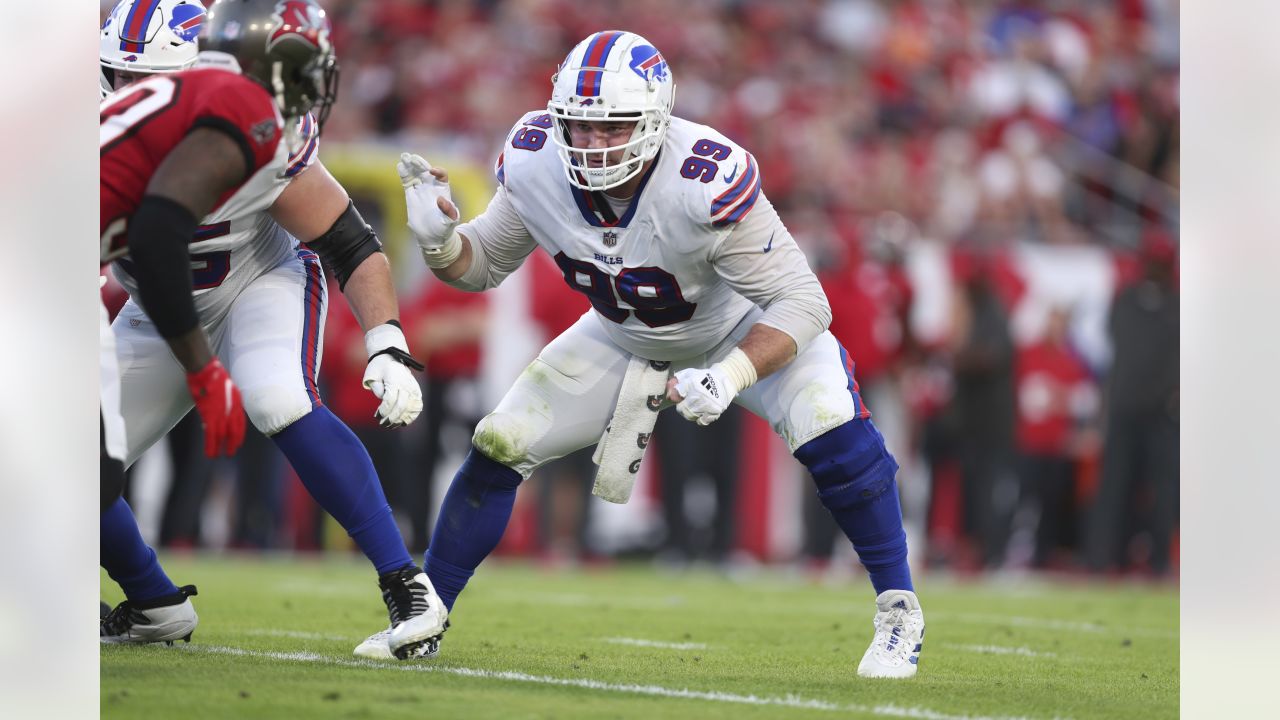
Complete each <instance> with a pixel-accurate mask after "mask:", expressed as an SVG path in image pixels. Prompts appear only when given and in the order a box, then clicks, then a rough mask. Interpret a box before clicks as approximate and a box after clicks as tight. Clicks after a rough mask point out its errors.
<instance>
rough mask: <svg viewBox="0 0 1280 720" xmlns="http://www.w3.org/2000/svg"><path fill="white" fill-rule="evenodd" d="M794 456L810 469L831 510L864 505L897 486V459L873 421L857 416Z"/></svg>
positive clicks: (821, 494) (819, 494) (824, 503)
mask: <svg viewBox="0 0 1280 720" xmlns="http://www.w3.org/2000/svg"><path fill="white" fill-rule="evenodd" d="M795 457H796V459H797V460H799V461H800V462H802V463H804V466H805V467H807V468H808V469H809V472H810V473H811V474H812V475H813V482H814V484H816V485H817V486H818V498H819V499H820V500H821V501H822V504H823V505H825V506H826V507H827V508H828V509H830V510H831V511H833V512H834V511H837V510H844V509H847V508H853V507H856V506H858V505H865V504H867V503H869V502H871V501H873V500H875V499H876V498H878V497H880V496H881V495H883V494H884V493H885V492H888V491H889V490H893V489H895V487H896V484H895V483H894V481H893V479H894V476H895V475H897V472H898V461H897V460H894V459H893V455H891V454H890V453H889V450H888V449H887V448H885V446H884V437H882V436H881V435H880V431H879V430H876V426H875V425H873V424H872V423H871V421H870V420H864V419H859V418H854V419H853V420H850V421H849V422H847V423H845V424H843V425H841V426H839V427H837V428H835V429H833V430H830V431H828V432H826V433H824V434H822V435H819V436H818V437H816V438H814V439H812V440H810V441H809V442H807V443H805V444H804V445H801V446H800V447H799V448H798V449H797V450H796V452H795Z"/></svg>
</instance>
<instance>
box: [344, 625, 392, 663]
mask: <svg viewBox="0 0 1280 720" xmlns="http://www.w3.org/2000/svg"><path fill="white" fill-rule="evenodd" d="M390 638H391V626H390V625H388V626H387V629H386V630H379V631H378V632H376V633H374V634H372V635H370V636H369V637H367V638H365V639H364V642H362V643H360V644H359V645H357V646H356V649H355V650H354V652H353V654H354V655H355V656H356V657H362V658H368V659H370V660H395V659H396V656H395V655H392V654H391V644H390Z"/></svg>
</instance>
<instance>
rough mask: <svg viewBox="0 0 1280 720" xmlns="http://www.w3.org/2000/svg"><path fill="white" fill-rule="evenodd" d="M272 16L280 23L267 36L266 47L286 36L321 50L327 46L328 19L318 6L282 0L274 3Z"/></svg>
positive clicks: (299, 0) (294, 0)
mask: <svg viewBox="0 0 1280 720" xmlns="http://www.w3.org/2000/svg"><path fill="white" fill-rule="evenodd" d="M273 17H276V18H279V19H280V25H279V26H278V27H276V29H275V30H274V31H273V32H272V33H271V36H270V37H268V38H267V47H268V48H269V47H272V46H274V45H275V44H276V43H278V42H280V41H281V40H284V39H286V38H297V39H299V40H301V41H303V42H305V43H307V44H309V45H311V46H312V47H315V48H317V49H321V50H323V49H325V48H327V47H328V45H329V20H328V19H327V18H325V16H324V10H322V9H320V7H319V6H316V5H312V4H310V3H306V2H302V0H283V2H279V3H276V12H275V14H274V15H273Z"/></svg>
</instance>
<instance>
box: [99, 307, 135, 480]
mask: <svg viewBox="0 0 1280 720" xmlns="http://www.w3.org/2000/svg"><path fill="white" fill-rule="evenodd" d="M98 313H99V320H98V370H99V373H100V378H99V393H100V395H99V402H100V403H101V407H102V442H103V449H104V450H106V452H107V456H108V457H113V458H115V459H116V460H124V456H125V453H126V452H127V445H128V443H127V441H126V440H125V432H124V419H123V418H122V417H120V367H119V363H117V362H116V339H115V335H114V334H113V333H112V332H111V322H110V320H109V319H108V316H107V307H106V306H105V305H103V304H102V298H101V296H99V298H98Z"/></svg>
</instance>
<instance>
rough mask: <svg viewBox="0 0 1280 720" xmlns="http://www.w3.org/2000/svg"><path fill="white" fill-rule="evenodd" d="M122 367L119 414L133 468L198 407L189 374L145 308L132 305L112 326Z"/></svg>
mask: <svg viewBox="0 0 1280 720" xmlns="http://www.w3.org/2000/svg"><path fill="white" fill-rule="evenodd" d="M111 331H112V334H113V335H114V336H115V342H116V358H117V359H118V360H119V363H120V414H121V415H122V416H123V417H124V426H125V437H126V438H127V440H128V443H127V446H128V449H127V451H126V452H125V456H124V458H123V460H124V464H125V467H128V466H129V465H132V464H133V462H134V461H135V460H137V459H138V458H139V457H141V456H142V454H143V453H144V452H146V451H147V450H149V449H150V448H151V446H152V445H155V444H156V442H157V441H158V440H160V438H162V437H164V435H165V433H167V432H169V431H170V430H171V429H173V426H174V425H177V424H178V421H179V420H181V419H182V416H183V415H186V414H187V412H188V411H189V410H191V407H192V405H193V403H192V401H191V391H189V390H188V389H187V382H186V374H185V373H184V372H183V370H182V366H181V365H179V364H178V361H177V360H175V359H174V357H173V353H172V352H171V351H170V350H169V344H168V343H166V342H165V341H164V338H162V337H160V333H158V332H156V328H155V325H153V324H152V323H151V321H150V320H149V319H147V316H146V313H144V312H143V311H142V308H141V307H140V306H139V305H138V304H137V303H135V302H134V301H132V300H130V301H129V302H127V303H125V305H124V307H123V308H122V309H121V310H120V314H119V315H117V316H116V320H115V322H114V323H112V325H111Z"/></svg>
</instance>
